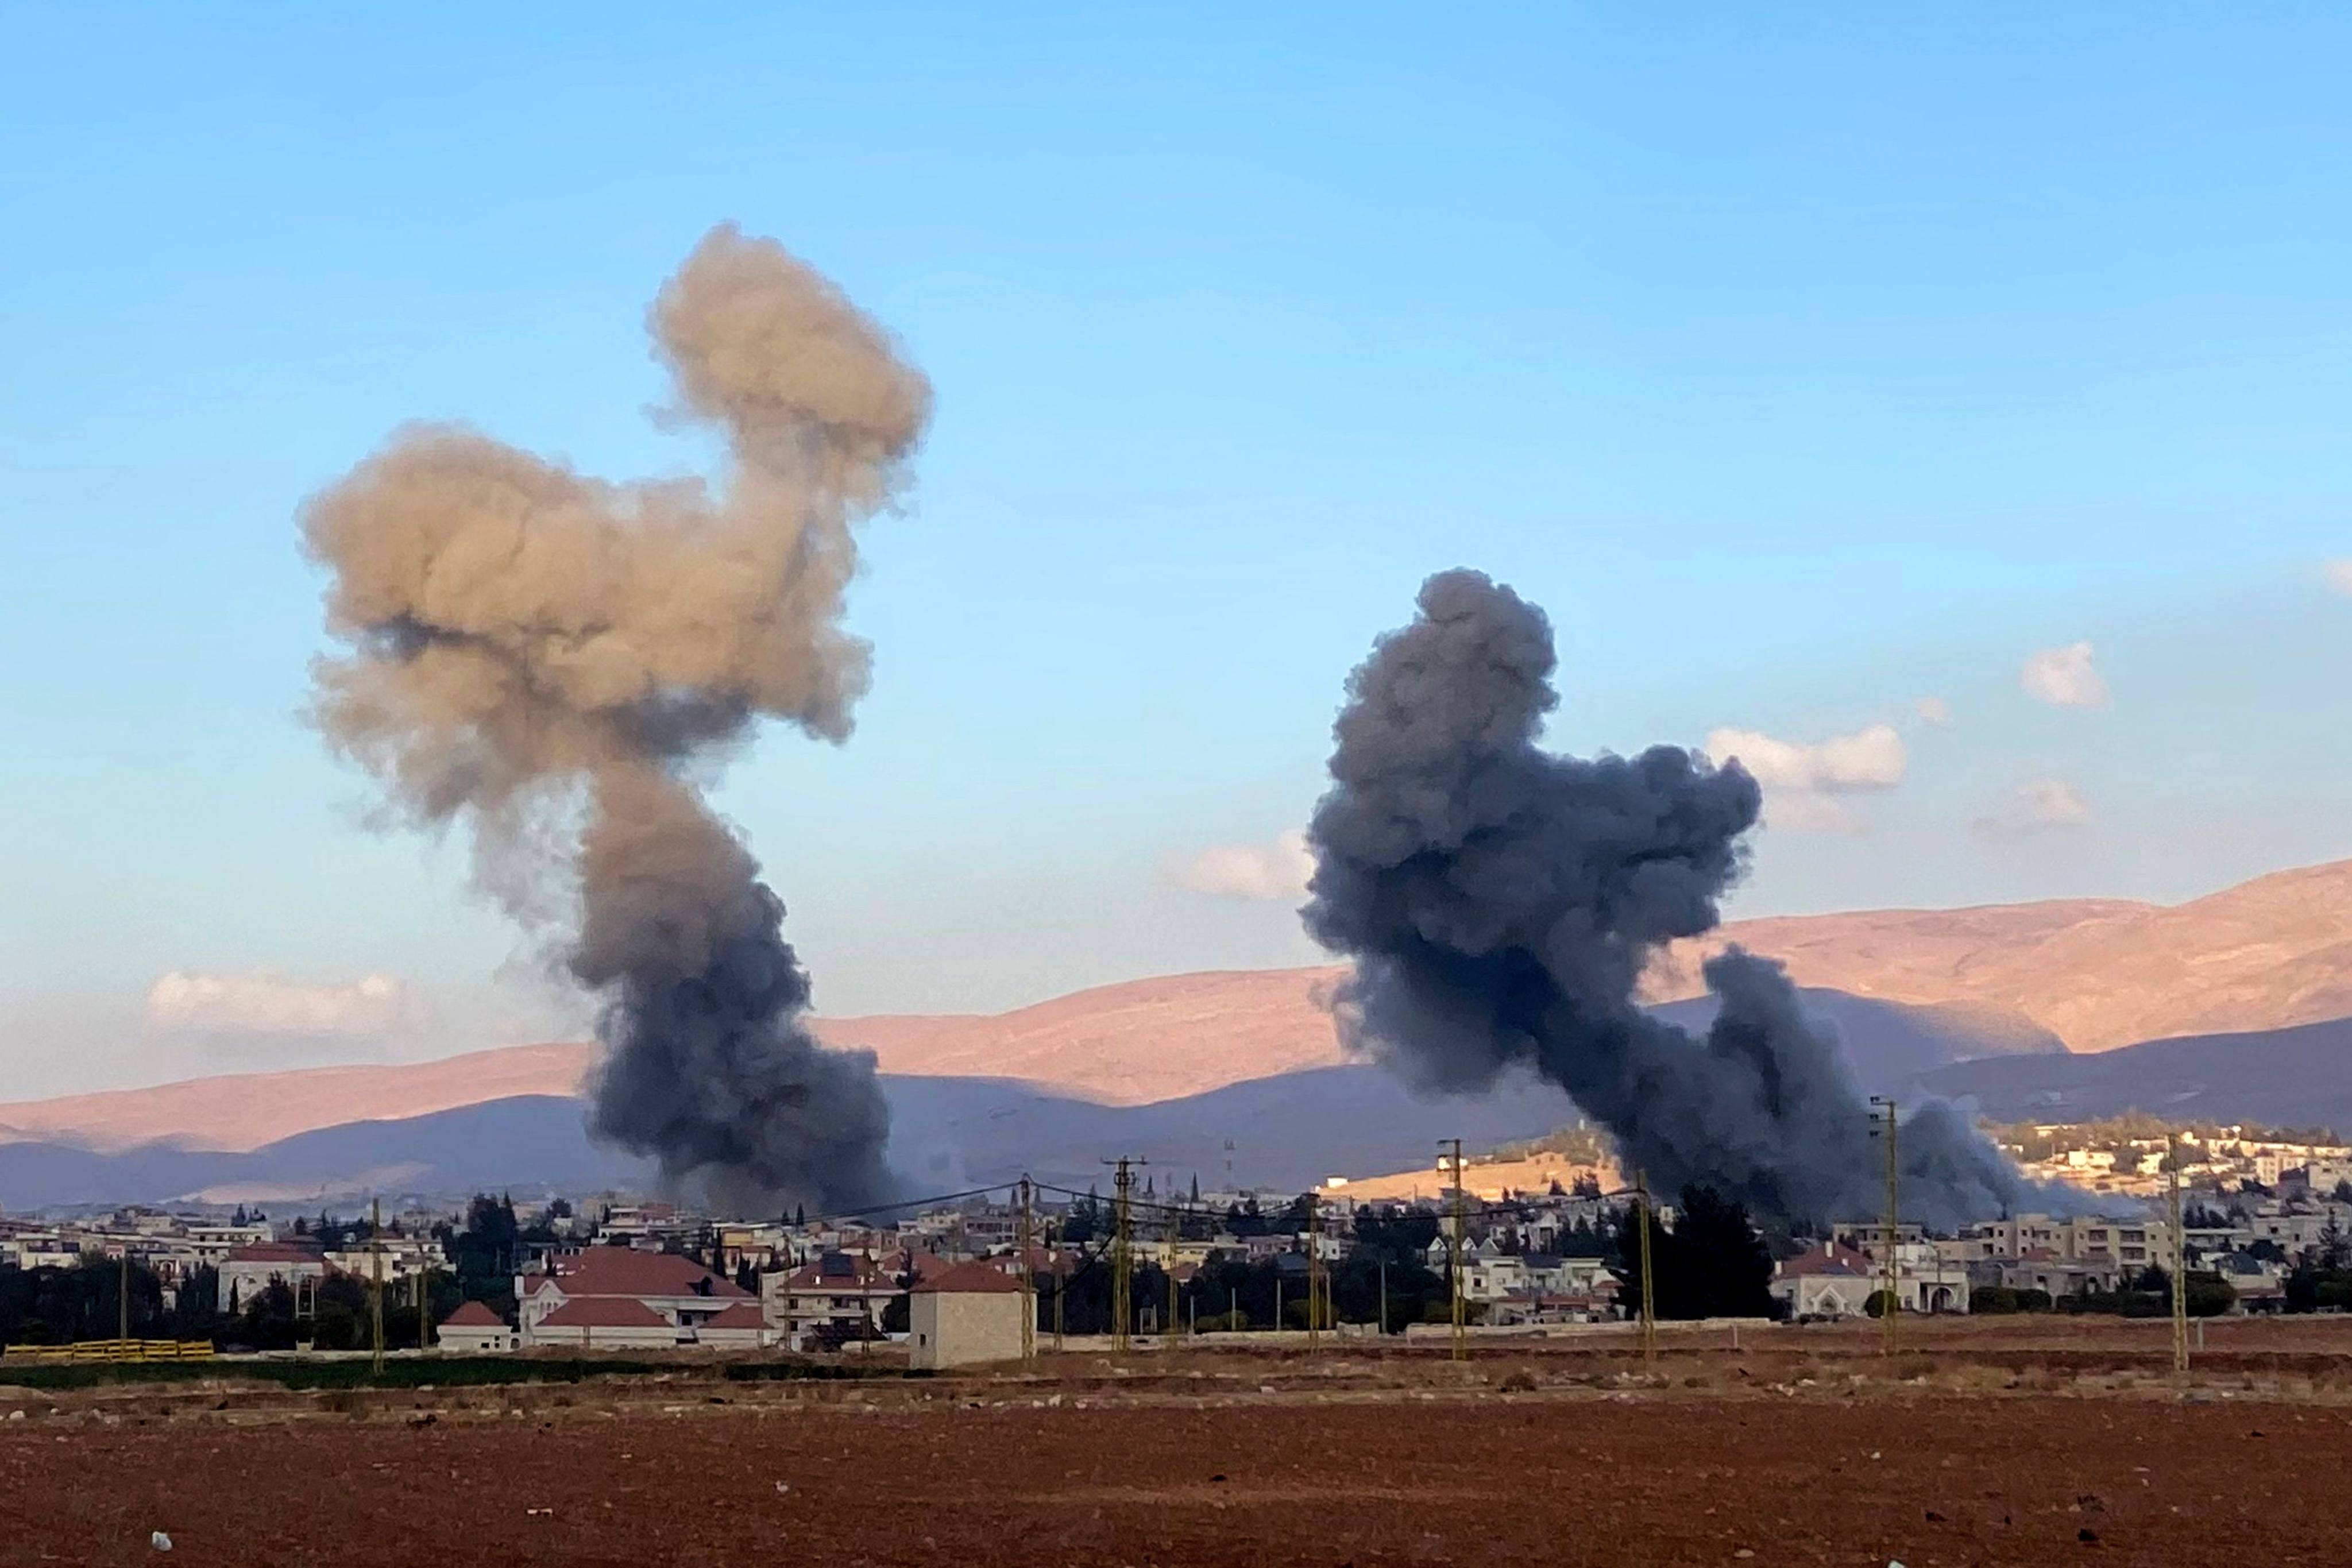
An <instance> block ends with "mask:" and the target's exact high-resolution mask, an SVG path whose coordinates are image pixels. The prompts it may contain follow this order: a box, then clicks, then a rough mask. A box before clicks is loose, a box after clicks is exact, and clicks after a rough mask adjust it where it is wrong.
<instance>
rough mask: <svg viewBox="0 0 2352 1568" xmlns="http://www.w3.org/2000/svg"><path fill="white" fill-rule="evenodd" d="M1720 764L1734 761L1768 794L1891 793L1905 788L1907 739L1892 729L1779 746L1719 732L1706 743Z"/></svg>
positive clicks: (1751, 733)
mask: <svg viewBox="0 0 2352 1568" xmlns="http://www.w3.org/2000/svg"><path fill="white" fill-rule="evenodd" d="M1706 754H1707V755H1708V756H1710V757H1712V758H1714V759H1715V760H1716V761H1717V762H1718V763H1721V762H1726V761H1728V760H1729V759H1731V758H1733V757H1737V758H1738V759H1739V765H1740V766H1741V767H1744V768H1746V769H1747V770H1748V772H1749V773H1752V774H1754V775H1755V778H1756V782H1757V783H1758V784H1762V785H1763V786H1764V787H1765V788H1766V789H1771V790H1791V791H1799V790H1801V791H1805V792H1809V793H1817V794H1821V793H1826V794H1835V793H1838V792H1841V791H1844V790H1857V789H1893V788H1894V787H1895V785H1896V784H1901V783H1902V782H1903V773H1904V768H1905V765H1906V758H1905V756H1904V753H1903V737H1902V736H1900V735H1898V734H1896V733H1895V726H1894V725H1892V724H1873V725H1871V726H1870V727H1869V728H1868V729H1864V730H1856V731H1854V732H1853V734H1851V735H1832V736H1831V737H1830V738H1829V739H1828V740H1826V741H1816V742H1799V741H1780V740H1775V739H1774V738H1773V737H1771V736H1769V735H1767V734H1763V733H1760V732H1759V731H1755V730H1717V731H1713V732H1712V733H1710V734H1709V735H1708V736H1707V738H1706Z"/></svg>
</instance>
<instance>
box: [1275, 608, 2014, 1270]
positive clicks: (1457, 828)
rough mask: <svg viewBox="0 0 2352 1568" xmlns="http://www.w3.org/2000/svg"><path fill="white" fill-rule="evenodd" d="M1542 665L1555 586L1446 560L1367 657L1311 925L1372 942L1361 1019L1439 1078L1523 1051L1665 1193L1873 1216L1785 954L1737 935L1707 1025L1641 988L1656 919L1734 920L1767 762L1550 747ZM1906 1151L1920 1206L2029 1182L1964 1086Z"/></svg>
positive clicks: (1487, 1078) (1973, 1202)
mask: <svg viewBox="0 0 2352 1568" xmlns="http://www.w3.org/2000/svg"><path fill="white" fill-rule="evenodd" d="M1552 668H1553V658H1552V641H1551V627H1550V625H1549V622H1547V621H1546V620H1545V618H1544V615H1543V612H1542V611H1541V610H1539V609H1538V608H1536V607H1535V606H1534V605H1529V604H1528V603H1527V602H1526V601H1524V600H1522V599H1520V598H1519V597H1518V596H1517V595H1515V594H1513V593H1512V592H1511V591H1510V590H1509V589H1507V588H1503V587H1498V586H1496V584H1493V583H1491V582H1489V581H1488V580H1487V579H1486V577H1484V576H1482V575H1480V574H1477V573H1475V572H1449V573H1444V574H1440V575H1438V576H1435V577H1432V578H1431V579H1430V580H1429V581H1428V582H1427V583H1426V584H1423V587H1422V591H1421V614H1420V616H1419V617H1418V618H1417V619H1416V620H1414V622H1413V623H1412V625H1411V626H1407V627H1405V628H1404V629H1403V630H1402V631H1398V632H1394V633H1391V634H1390V635H1389V636H1386V637H1382V638H1381V640H1380V641H1379V643H1378V644H1377V645H1376V646H1375V647H1374V648H1373V650H1372V655H1371V657H1370V658H1369V659H1367V660H1365V662H1364V663H1363V665H1362V666H1361V667H1360V668H1358V669H1357V670H1356V672H1355V674H1354V675H1353V676H1352V677H1351V678H1350V679H1349V684H1348V703H1347V706H1346V707H1345V708H1344V709H1343V710H1341V711H1340V714H1339V722H1338V725H1337V726H1336V729H1335V735H1336V738H1337V741H1338V745H1337V748H1336V749H1335V750H1334V752H1332V756H1331V777H1332V780H1333V787H1332V789H1331V791H1330V793H1329V794H1328V795H1325V796H1324V797H1323V800H1322V802H1321V804H1320V805H1318V806H1317V808H1316V812H1315V818H1314V821H1313V824H1312V825H1311V826H1310V827H1309V829H1308V836H1309V837H1310V838H1311V840H1312V841H1313V844H1314V847H1315V850H1316V854H1317V858H1318V867H1317V870H1316V873H1315V879H1314V881H1313V883H1312V885H1311V901H1310V902H1309V903H1308V905H1307V910H1306V920H1307V929H1308V931H1310V932H1311V933H1312V934H1313V935H1314V936H1315V938H1316V939H1317V940H1318V942H1322V943H1323V945H1324V946H1326V947H1328V948H1330V949H1332V950H1333V951H1334V952H1342V953H1346V954H1348V955H1349V956H1350V957H1352V958H1353V959H1354V960H1355V961H1356V967H1355V973H1354V974H1353V975H1352V976H1351V977H1350V978H1349V981H1348V982H1347V983H1346V984H1345V985H1344V986H1343V988H1342V991H1341V994H1340V997H1339V1004H1340V1005H1339V1014H1340V1018H1341V1023H1342V1027H1343V1029H1344V1030H1346V1031H1347V1033H1348V1035H1349V1038H1350V1041H1351V1043H1353V1044H1355V1045H1357V1046H1359V1047H1361V1048H1364V1049H1366V1050H1369V1051H1370V1052H1372V1053H1373V1054H1375V1055H1377V1056H1380V1057H1381V1058H1385V1059H1387V1060H1388V1061H1390V1062H1391V1064H1392V1065H1394V1066H1397V1067H1399V1068H1402V1069H1404V1070H1405V1071H1407V1072H1409V1073H1410V1074H1412V1076H1414V1077H1416V1078H1418V1079H1421V1080H1422V1081H1423V1082H1426V1083H1430V1084H1433V1085H1437V1086H1442V1087H1446V1088H1470V1087H1475V1086H1481V1085H1485V1084H1486V1083H1489V1082H1491V1081H1492V1080H1493V1079H1494V1078H1495V1077H1496V1074H1497V1073H1499V1072H1500V1071H1501V1070H1502V1069H1503V1068H1507V1067H1509V1066H1511V1065H1513V1064H1515V1063H1524V1064H1527V1065H1529V1066H1532V1067H1533V1068H1536V1069H1537V1070H1538V1071H1539V1072H1540V1073H1542V1074H1543V1076H1545V1077H1546V1078H1549V1079H1551V1080H1552V1081H1554V1082H1555V1083H1558V1084H1559V1086H1560V1087H1561V1088H1563V1089H1566V1090H1567V1091H1568V1092H1569V1093H1570V1095H1571V1096H1573V1097H1574V1099H1575V1100H1576V1101H1577V1103H1578V1104H1579V1105H1580V1106H1582V1107H1583V1108H1584V1109H1585V1110H1586V1111H1587V1112H1588V1113H1590V1114H1591V1116H1593V1117H1594V1118H1595V1119H1596V1120H1598V1121H1601V1123H1602V1124H1603V1125H1605V1126H1606V1127H1607V1128H1608V1129H1609V1131H1611V1133H1612V1134H1613V1135H1614V1137H1615V1138H1616V1140H1617V1142H1618V1146H1619V1149H1620V1151H1621V1152H1622V1155H1623V1157H1624V1159H1625V1160H1626V1161H1628V1162H1629V1163H1631V1164H1632V1165H1633V1166H1634V1167H1636V1168H1638V1169H1640V1170H1642V1171H1643V1172H1644V1173H1646V1174H1647V1175H1648V1177H1649V1179H1650V1181H1651V1183H1652V1184H1653V1185H1654V1186H1655V1187H1656V1188H1657V1189H1658V1190H1660V1191H1662V1192H1664V1193H1669V1194H1671V1193H1674V1192H1677V1191H1679V1190H1680V1189H1681V1188H1682V1187H1683V1186H1684V1185H1685V1184H1690V1183H1704V1184H1709V1185H1712V1186H1714V1187H1716V1188H1717V1189H1718V1190H1719V1191H1721V1192H1723V1193H1725V1194H1727V1195H1729V1196H1733V1197H1737V1198H1738V1199H1741V1200H1742V1201H1744V1202H1746V1203H1747V1204H1748V1205H1749V1206H1750V1208H1751V1209H1753V1210H1755V1211H1756V1212H1758V1213H1759V1214H1770V1215H1785V1216H1788V1217H1790V1218H1795V1219H1802V1220H1811V1221H1816V1222H1819V1221H1826V1220H1839V1219H1849V1218H1856V1217H1860V1216H1864V1215H1874V1214H1875V1213H1877V1212H1878V1210H1879V1209H1880V1208H1881V1207H1882V1206H1883V1201H1882V1198H1881V1196H1880V1194H1883V1192H1884V1190H1885V1187H1884V1174H1883V1173H1884V1164H1883V1161H1884V1158H1885V1156H1884V1154H1883V1152H1880V1150H1881V1146H1880V1145H1879V1144H1878V1143H1877V1142H1875V1141H1874V1139H1873V1138H1872V1136H1871V1131H1870V1117H1869V1114H1868V1108H1867V1106H1866V1105H1865V1103H1864V1100H1863V1096H1862V1094H1861V1091H1860V1090H1859V1089H1857V1088H1856V1087H1855V1085H1854V1081H1853V1077H1852V1075H1851V1074H1850V1073H1849V1071H1848V1070H1847V1068H1846V1067H1845V1064H1844V1061H1843V1058H1842V1057H1841V1056H1840V1054H1839V1052H1838V1048H1837V1043H1836V1041H1835V1039H1834V1038H1833V1037H1831V1036H1830V1035H1828V1034H1826V1033H1825V1032H1824V1031H1823V1030H1822V1028H1821V1027H1819V1026H1816V1025H1814V1024H1813V1023H1812V1022H1811V1020H1809V1019H1808V1018H1806V1016H1804V1014H1803V1013H1802V1011H1801V1007H1800V1005H1799V1000H1798V995H1797V993H1796V990H1795V988H1794V987H1792V986H1791V985H1790V984H1789V981H1788V978H1787V976H1786V975H1785V974H1783V973H1782V972H1781V970H1780V965H1778V964H1776V963H1770V962H1769V961H1767V960H1765V959H1761V958H1758V957H1755V956H1753V955H1751V954H1748V953H1746V952H1739V951H1738V950H1737V949H1735V950H1733V951H1731V952H1726V953H1724V954H1722V955H1721V956H1719V957H1717V958H1716V959H1714V960H1712V961H1711V962H1709V963H1707V965H1706V982H1707V984H1708V986H1709V988H1710V989H1712V990H1713V991H1714V993H1715V994H1716V996H1717V1000H1718V1001H1719V1003H1720V1005H1721V1007H1720V1012H1719V1013H1718V1015H1717V1017H1716V1020H1715V1022H1714V1025H1713V1026H1712V1027H1710V1028H1709V1029H1708V1030H1707V1032H1706V1035H1705V1036H1704V1037H1697V1036H1694V1035H1691V1034H1689V1033H1686V1032H1685V1031H1684V1030H1682V1029H1678V1028H1676V1027H1675V1026H1672V1025H1670V1024H1667V1023H1665V1022H1664V1021H1662V1020H1660V1019H1657V1018H1655V1017H1654V1016H1651V1015H1650V1014H1648V1013H1646V1012H1644V1011H1643V1009H1642V1008H1641V1007H1639V1006H1637V1005H1635V1004H1634V1001H1633V994H1634V986H1635V984H1636V982H1637V981H1638V980H1639V979H1640V977H1641V973H1642V970H1643V965H1644V964H1645V963H1647V962H1648V960H1649V958H1650V955H1651V954H1652V953H1653V952H1654V951H1655V950H1656V949H1657V948H1658V946H1659V945H1660V944H1661V943H1664V942H1670V941H1673V940H1674V939H1675V938H1678V937H1687V936H1696V935H1697V934H1698V933H1699V932H1701V931H1706V930H1709V929H1710V928H1712V927H1713V926H1714V925H1715V924H1716V921H1717V913H1716V902H1717V899H1718V898H1719V897H1721V895H1722V894H1723V892H1724V890H1725V889H1727V887H1729V886H1730V884H1731V883H1732V881H1733V880H1734V879H1736V878H1737V877H1738V875H1739V873H1740V871H1741V869H1742V867H1743V859H1744V857H1743V850H1742V847H1741V836H1742V835H1743V834H1745V833H1746V832H1747V831H1748V828H1749V827H1751V826H1754V825H1755V822H1756V817H1757V812H1758V808H1759V805H1760V795H1759V791H1758V789H1757V785H1756V782H1755V780H1753V779H1751V778H1750V777H1748V774H1747V773H1745V772H1744V771H1742V770H1741V769H1740V767H1739V766H1738V764H1737V763H1727V764H1726V765H1725V766H1723V767H1721V768H1714V767H1710V766H1709V765H1708V764H1707V763H1706V762H1705V761H1704V760H1703V759H1701V758H1698V757H1695V756H1693V755H1692V754H1691V753H1690V752H1685V751H1681V750H1679V749H1677V748H1675V747H1672V746H1658V747H1654V748H1653V749H1651V750H1649V751H1646V752H1643V753H1642V754H1641V755H1640V756H1637V757H1615V756H1606V755H1604V756H1601V757H1598V758H1595V759H1593V760H1591V761H1589V762H1588V761H1584V760H1580V759H1578V758H1574V757H1561V756H1554V755H1552V754H1550V753H1549V752H1544V751H1542V750H1540V749H1539V748H1538V746H1537V744H1536V735H1537V731H1538V727H1539V726H1540V724H1541V722H1542V720H1543V716H1544V715H1545V714H1546V713H1548V712H1549V711H1550V710H1551V709H1552V707H1553V706H1554V704H1555V703H1556V702H1557V701H1558V697H1557V695H1556V694H1555V693H1554V691H1553V690H1552V687H1551V680H1550V678H1551V673H1552ZM1896 1148H1897V1152H1898V1154H1899V1156H1900V1160H1901V1165H1902V1192H1903V1204H1904V1207H1905V1209H1906V1214H1907V1215H1908V1216H1909V1217H1911V1218H1915V1219H1919V1220H1924V1221H1927V1223H1929V1224H1930V1225H1935V1226H1951V1225H1953V1224H1956V1223H1958V1221H1960V1220H1962V1219H1965V1218H1969V1217H1975V1216H1981V1215H1990V1214H1993V1213H1997V1212H1999V1211H2000V1210H2001V1209H2002V1208H2003V1206H2004V1205H2009V1204H2011V1202H2013V1201H2014V1200H2016V1199H2018V1198H2021V1197H2023V1196H2025V1195H2026V1194H2028V1192H2029V1189H2028V1187H2027V1186H2026V1184H2024V1182H2023V1181H2022V1180H2021V1177H2020V1176H2019V1175H2018V1174H2017V1173H2016V1171H2015V1170H2014V1169H2013V1168H2011V1166H2010V1164H2009V1163H2007V1162H2006V1161H2005V1160H2003V1159H2002V1158H2001V1156H2000V1153H1999V1152H1998V1151H1996V1150H1995V1149H1994V1148H1993V1147H1992V1146H1991V1144H1990V1143H1989V1142H1986V1141H1985V1140H1984V1139H1983V1138H1982V1137H1980V1136H1979V1135H1978V1134H1977V1133H1976V1132H1975V1131H1973V1130H1972V1129H1971V1128H1969V1125H1968V1124H1967V1121H1965V1119H1964V1118H1962V1117H1961V1116H1959V1115H1958V1113H1956V1112H1955V1111H1953V1110H1951V1108H1949V1107H1948V1106H1945V1105H1941V1104H1931V1105H1927V1106H1924V1107H1922V1108H1921V1109H1919V1110H1916V1111H1915V1112H1914V1113H1913V1114H1912V1115H1911V1116H1910V1117H1909V1118H1908V1119H1906V1121H1905V1122H1904V1124H1903V1127H1902V1129H1901V1133H1900V1136H1899V1137H1898V1139H1897V1141H1896Z"/></svg>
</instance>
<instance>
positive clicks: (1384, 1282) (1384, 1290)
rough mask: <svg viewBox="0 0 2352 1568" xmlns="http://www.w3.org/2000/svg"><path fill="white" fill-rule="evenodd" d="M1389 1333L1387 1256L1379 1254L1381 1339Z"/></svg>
mask: <svg viewBox="0 0 2352 1568" xmlns="http://www.w3.org/2000/svg"><path fill="white" fill-rule="evenodd" d="M1388 1332H1389V1255H1388V1254H1387V1253H1385V1252H1383V1253H1381V1338H1382V1339H1386V1338H1388Z"/></svg>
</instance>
